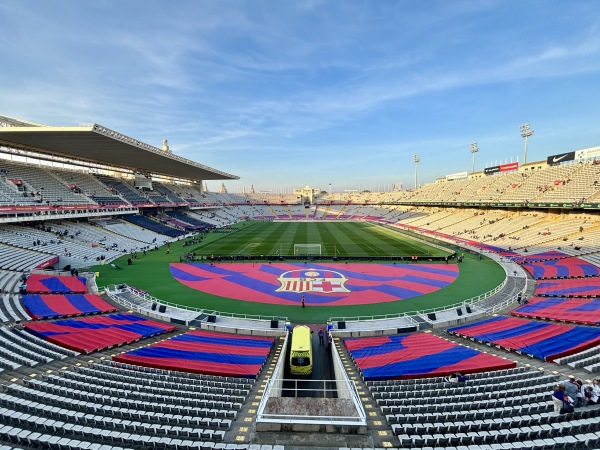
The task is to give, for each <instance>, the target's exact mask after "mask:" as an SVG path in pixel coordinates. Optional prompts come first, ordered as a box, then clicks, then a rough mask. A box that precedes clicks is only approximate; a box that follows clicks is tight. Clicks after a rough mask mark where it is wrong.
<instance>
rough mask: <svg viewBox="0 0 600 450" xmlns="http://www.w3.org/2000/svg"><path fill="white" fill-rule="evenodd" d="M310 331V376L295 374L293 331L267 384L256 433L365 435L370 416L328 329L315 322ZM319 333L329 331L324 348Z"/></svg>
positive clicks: (260, 405)
mask: <svg viewBox="0 0 600 450" xmlns="http://www.w3.org/2000/svg"><path fill="white" fill-rule="evenodd" d="M309 328H310V329H311V330H312V333H311V334H310V342H311V344H312V355H313V356H312V368H313V370H312V372H311V374H310V375H302V376H298V375H293V374H292V373H291V372H292V371H291V370H290V367H291V363H290V362H291V356H292V353H291V352H292V342H291V341H292V334H293V333H289V332H288V334H287V336H286V342H285V343H284V345H283V348H282V350H283V351H282V352H281V355H280V357H279V361H278V363H277V367H276V368H275V370H274V373H273V377H272V378H270V379H269V380H267V386H266V389H265V390H264V393H263V397H262V399H261V401H260V404H259V408H258V412H257V417H256V430H257V431H262V432H281V431H294V432H311V433H314V432H324V433H344V434H365V433H366V429H367V427H366V413H365V411H364V408H363V405H362V402H361V400H360V397H359V395H358V391H357V389H356V385H355V383H354V381H352V380H350V378H349V377H348V374H347V373H346V370H345V368H344V364H343V363H342V360H341V358H340V356H339V354H338V352H337V348H336V344H335V341H334V340H333V339H331V340H330V339H329V334H328V330H327V327H326V326H325V325H321V324H312V325H309ZM320 329H323V332H324V333H323V334H324V336H323V344H320V339H319V330H320ZM328 344H329V345H328Z"/></svg>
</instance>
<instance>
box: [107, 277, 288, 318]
mask: <svg viewBox="0 0 600 450" xmlns="http://www.w3.org/2000/svg"><path fill="white" fill-rule="evenodd" d="M98 290H99V291H100V292H102V291H107V292H118V291H121V292H122V291H126V290H129V291H130V292H132V293H133V294H135V295H137V296H139V297H141V298H143V299H144V300H146V301H147V302H150V303H157V304H160V305H166V306H169V307H170V308H173V309H183V310H185V311H192V312H196V313H198V314H206V315H214V316H220V317H231V318H233V319H247V320H287V317H281V316H263V315H255V314H240V313H230V312H225V311H217V310H206V309H202V308H196V307H193V306H187V305H179V304H176V303H172V302H169V301H165V300H161V299H159V298H156V297H154V296H152V295H150V294H148V293H147V292H144V291H142V290H139V289H137V288H134V287H132V286H128V285H127V284H124V283H120V284H119V285H114V284H110V285H108V286H103V287H98Z"/></svg>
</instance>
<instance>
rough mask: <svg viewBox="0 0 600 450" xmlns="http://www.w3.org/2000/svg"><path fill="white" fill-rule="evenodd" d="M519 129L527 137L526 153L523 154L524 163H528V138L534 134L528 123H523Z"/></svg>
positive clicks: (522, 135) (523, 136)
mask: <svg viewBox="0 0 600 450" xmlns="http://www.w3.org/2000/svg"><path fill="white" fill-rule="evenodd" d="M519 131H521V137H522V138H525V153H524V155H523V164H527V138H528V137H529V136H531V135H532V134H533V131H532V130H531V127H530V126H529V124H528V123H526V124H523V125H521V126H520V127H519Z"/></svg>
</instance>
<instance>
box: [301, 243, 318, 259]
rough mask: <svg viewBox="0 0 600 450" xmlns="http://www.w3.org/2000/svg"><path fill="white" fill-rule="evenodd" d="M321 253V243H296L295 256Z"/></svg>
mask: <svg viewBox="0 0 600 450" xmlns="http://www.w3.org/2000/svg"><path fill="white" fill-rule="evenodd" d="M302 255H313V256H315V255H319V256H320V255H321V244H294V256H302Z"/></svg>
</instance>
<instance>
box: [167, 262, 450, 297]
mask: <svg viewBox="0 0 600 450" xmlns="http://www.w3.org/2000/svg"><path fill="white" fill-rule="evenodd" d="M170 271H171V275H172V276H173V277H174V278H175V279H176V280H177V281H179V282H180V283H182V284H184V285H186V286H188V287H190V288H192V289H196V290H198V291H202V292H206V293H208V294H213V295H218V296H221V297H228V298H232V299H235V300H243V301H249V302H260V303H271V304H278V305H300V302H301V298H302V296H304V298H305V303H306V305H307V306H308V305H310V306H343V305H361V304H373V303H382V302H393V301H397V300H404V299H408V298H413V297H417V296H419V295H424V294H429V293H431V292H435V291H437V290H438V289H441V288H443V287H445V286H447V285H448V284H450V283H452V282H453V281H455V280H456V278H457V277H458V272H459V271H458V266H457V265H456V264H360V263H359V264H343V263H331V264H330V263H272V264H269V263H218V264H214V265H212V264H208V263H174V264H171V265H170Z"/></svg>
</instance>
